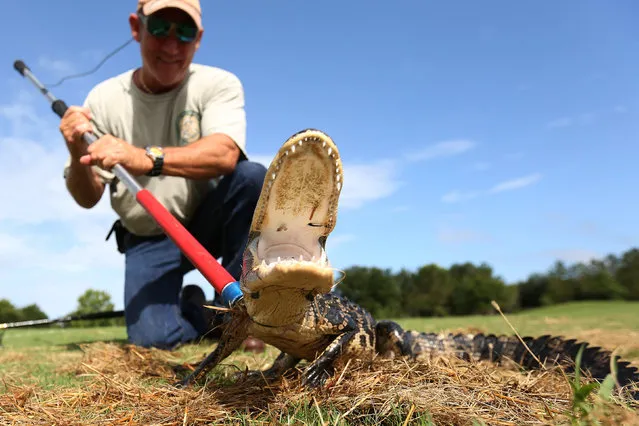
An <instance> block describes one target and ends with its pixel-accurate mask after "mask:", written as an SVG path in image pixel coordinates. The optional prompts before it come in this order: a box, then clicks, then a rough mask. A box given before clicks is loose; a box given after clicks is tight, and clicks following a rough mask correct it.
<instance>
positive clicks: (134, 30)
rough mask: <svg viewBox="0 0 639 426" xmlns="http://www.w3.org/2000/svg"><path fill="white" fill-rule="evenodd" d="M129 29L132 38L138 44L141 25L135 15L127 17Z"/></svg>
mask: <svg viewBox="0 0 639 426" xmlns="http://www.w3.org/2000/svg"><path fill="white" fill-rule="evenodd" d="M129 27H131V35H132V36H133V38H134V39H135V41H137V42H138V43H139V42H140V38H141V29H142V23H141V22H140V18H138V15H137V14H135V13H132V14H130V15H129Z"/></svg>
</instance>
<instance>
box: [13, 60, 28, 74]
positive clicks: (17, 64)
mask: <svg viewBox="0 0 639 426" xmlns="http://www.w3.org/2000/svg"><path fill="white" fill-rule="evenodd" d="M13 68H15V69H16V71H18V72H19V73H20V74H22V75H23V76H24V70H25V69H26V70H29V67H28V66H27V65H26V64H25V63H24V62H22V61H21V60H19V59H18V60H17V61H15V62H14V63H13ZM29 71H30V70H29Z"/></svg>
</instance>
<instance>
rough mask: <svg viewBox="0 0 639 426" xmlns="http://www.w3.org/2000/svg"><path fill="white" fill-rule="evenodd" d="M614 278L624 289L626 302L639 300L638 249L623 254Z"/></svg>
mask: <svg viewBox="0 0 639 426" xmlns="http://www.w3.org/2000/svg"><path fill="white" fill-rule="evenodd" d="M615 278H616V281H617V282H618V283H619V284H620V285H621V286H622V287H624V288H625V289H626V298H627V299H628V300H639V249H636V248H633V249H631V250H628V251H627V252H625V253H624V254H623V256H622V257H621V260H620V262H619V264H618V267H617V269H616V271H615Z"/></svg>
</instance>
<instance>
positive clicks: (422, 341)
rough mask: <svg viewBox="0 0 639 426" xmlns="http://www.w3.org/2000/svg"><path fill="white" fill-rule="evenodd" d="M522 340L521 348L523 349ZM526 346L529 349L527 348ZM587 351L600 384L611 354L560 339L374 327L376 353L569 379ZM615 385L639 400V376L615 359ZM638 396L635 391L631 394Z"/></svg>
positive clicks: (388, 324)
mask: <svg viewBox="0 0 639 426" xmlns="http://www.w3.org/2000/svg"><path fill="white" fill-rule="evenodd" d="M522 340H523V343H522ZM524 343H525V345H524ZM582 346H584V350H583V353H582V357H581V364H580V367H581V370H582V371H584V372H586V373H587V374H588V375H589V376H591V377H592V378H593V379H595V380H598V381H602V380H604V379H605V378H606V376H607V375H608V374H610V373H611V359H612V353H611V352H610V351H607V350H604V349H602V348H600V347H596V346H589V344H588V343H587V342H578V341H577V340H575V339H564V338H562V337H558V336H550V335H544V336H539V337H529V336H527V337H522V338H521V340H520V339H519V337H517V336H504V335H502V336H496V335H494V334H452V333H451V334H436V333H418V332H414V331H404V330H403V329H402V328H401V327H400V326H399V325H398V324H396V323H394V322H392V321H380V322H378V323H377V327H376V350H377V352H378V353H380V354H382V355H385V354H388V353H389V352H392V353H393V354H394V355H396V356H404V357H409V358H413V359H416V358H419V357H423V356H437V355H447V354H450V355H454V356H457V357H459V358H461V359H465V360H473V361H483V360H487V361H491V362H494V363H500V362H502V361H505V360H511V361H514V362H516V363H517V364H519V365H520V366H522V367H524V368H528V369H539V368H543V367H547V366H549V365H550V366H552V365H559V366H561V367H562V369H563V370H564V371H566V372H567V373H572V372H574V368H575V361H576V358H577V354H578V352H579V349H580V348H581V347H582ZM614 363H615V365H616V370H617V375H616V379H617V383H618V384H619V385H620V386H621V387H627V388H628V389H629V390H630V393H631V395H632V396H633V398H634V399H636V400H639V371H638V369H637V367H635V366H632V365H630V363H629V362H627V361H621V360H620V357H619V356H615V357H614ZM633 384H634V390H631V389H632V388H633Z"/></svg>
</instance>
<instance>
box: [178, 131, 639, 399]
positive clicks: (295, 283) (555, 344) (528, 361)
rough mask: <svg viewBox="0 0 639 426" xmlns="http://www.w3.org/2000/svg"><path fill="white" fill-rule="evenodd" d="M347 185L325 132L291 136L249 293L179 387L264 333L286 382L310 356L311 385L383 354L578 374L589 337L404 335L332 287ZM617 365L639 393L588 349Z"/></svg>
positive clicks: (259, 231)
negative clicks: (332, 242)
mask: <svg viewBox="0 0 639 426" xmlns="http://www.w3.org/2000/svg"><path fill="white" fill-rule="evenodd" d="M342 185H343V171H342V163H341V159H340V155H339V152H338V150H337V147H336V146H335V144H334V142H333V141H332V139H331V138H330V137H329V136H328V135H326V134H325V133H323V132H321V131H318V130H313V129H309V130H304V131H302V132H299V133H296V134H295V135H293V136H291V137H290V138H289V139H288V140H287V141H286V142H285V143H284V144H283V145H282V147H281V148H280V150H279V151H278V153H277V155H276V157H275V158H274V160H273V161H272V162H271V164H270V166H269V169H268V171H267V174H266V179H265V181H264V185H263V187H262V192H261V195H260V199H259V201H258V204H257V207H256V210H255V213H254V216H253V222H252V225H251V231H250V234H249V238H248V244H247V246H246V249H245V251H244V260H243V270H242V276H241V279H240V288H241V290H242V293H243V298H242V299H241V300H240V301H239V302H238V303H237V304H235V305H234V306H232V307H231V309H230V310H229V311H228V312H227V314H226V315H225V320H224V324H223V325H222V327H223V332H222V335H221V338H220V340H219V343H218V345H217V347H216V348H215V350H214V351H213V352H211V353H210V354H209V355H208V356H207V357H206V358H205V359H204V360H203V361H202V362H201V363H200V364H199V365H198V367H197V368H196V369H195V371H193V373H191V374H190V375H189V376H188V377H186V378H185V379H183V380H182V381H181V382H180V383H179V384H178V385H180V386H185V385H188V384H189V383H191V382H192V381H194V380H195V379H196V378H197V377H198V376H199V375H200V374H202V373H203V372H205V371H206V370H208V369H210V368H213V367H215V366H217V365H218V364H219V363H220V362H221V361H222V360H224V359H225V358H226V357H228V356H229V355H231V353H233V352H234V351H235V350H236V349H238V348H239V347H240V346H241V344H242V342H243V341H244V339H245V338H246V337H248V336H249V335H250V336H254V337H256V338H258V339H261V340H263V341H264V342H265V343H267V344H270V345H272V346H274V347H276V348H278V349H279V350H280V351H281V353H280V355H279V356H278V357H277V358H276V359H275V361H274V363H273V365H272V366H271V367H270V368H268V369H267V370H265V371H257V372H252V373H250V374H251V375H259V376H262V375H263V376H264V377H265V378H267V379H272V378H277V377H278V376H280V375H281V374H283V373H284V372H286V371H287V370H289V369H291V368H293V367H295V366H296V365H297V364H298V363H299V362H300V361H302V360H305V361H307V362H308V364H307V366H306V368H305V370H304V373H303V377H302V383H303V385H304V386H306V387H308V388H313V387H317V386H322V385H323V384H324V383H325V382H326V380H327V379H328V378H329V377H331V376H333V375H334V373H335V371H336V369H337V368H339V367H340V366H343V365H344V364H345V363H346V362H347V361H348V360H349V359H360V360H365V361H366V360H367V361H372V360H373V359H374V358H375V357H379V356H394V357H407V358H410V359H412V360H419V359H420V358H421V357H430V356H436V355H453V356H458V357H461V358H465V359H472V360H489V361H492V362H497V363H498V362H500V361H502V360H506V359H509V360H512V361H514V362H517V363H518V364H520V365H521V366H523V367H527V368H539V367H541V366H540V365H539V363H538V360H541V362H542V363H545V364H559V365H562V366H563V367H564V368H565V369H566V370H568V371H571V369H572V368H573V365H574V361H575V358H576V356H577V352H578V350H579V348H580V347H581V345H582V344H581V343H578V342H576V341H575V340H566V339H563V338H560V337H551V336H541V337H537V338H531V337H525V338H523V339H522V340H523V342H525V345H524V343H522V340H520V339H519V338H518V337H516V336H494V335H483V334H477V335H466V334H456V335H453V334H447V335H438V334H434V333H417V332H413V331H404V330H403V329H402V328H401V327H400V326H399V325H398V324H396V323H394V322H392V321H379V322H378V321H376V320H375V319H374V318H373V317H372V316H371V315H370V314H369V313H368V312H367V311H366V310H364V309H363V308H362V307H360V306H358V305H357V304H355V303H353V302H352V301H350V300H348V299H345V298H343V297H340V296H338V295H336V294H335V293H332V292H331V290H332V289H333V287H334V285H335V281H334V271H333V268H332V267H331V266H330V262H329V260H328V256H327V253H326V250H325V247H326V241H327V238H328V236H329V235H330V233H331V232H332V231H333V229H334V227H335V223H336V219H337V210H338V201H339V196H340V193H341V190H342ZM531 353H532V354H534V356H533V355H532V354H531ZM611 361H614V362H615V363H616V368H617V382H618V384H619V385H620V386H622V387H627V388H628V389H629V390H630V392H631V393H632V395H633V396H634V398H635V399H639V390H637V387H636V385H634V386H635V388H634V390H632V388H631V387H632V386H633V384H634V383H639V372H638V371H637V368H636V367H633V366H631V365H630V364H629V363H628V362H621V361H619V359H618V357H615V358H614V360H613V359H612V355H611V353H610V352H609V351H605V350H603V349H601V348H598V347H587V348H586V349H585V351H584V353H583V357H582V364H581V367H582V369H583V370H584V371H586V372H588V373H589V374H590V375H591V376H592V377H593V378H594V379H598V380H603V379H604V378H605V376H606V375H607V374H609V373H610V371H611V369H610V368H611Z"/></svg>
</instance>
